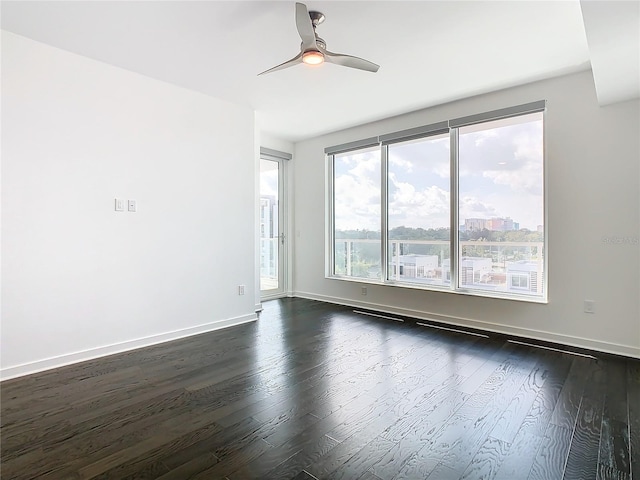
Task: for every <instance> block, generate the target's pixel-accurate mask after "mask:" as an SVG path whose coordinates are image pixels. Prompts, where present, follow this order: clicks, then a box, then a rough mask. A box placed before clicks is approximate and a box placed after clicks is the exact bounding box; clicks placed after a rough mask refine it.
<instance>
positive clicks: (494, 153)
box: [335, 114, 543, 231]
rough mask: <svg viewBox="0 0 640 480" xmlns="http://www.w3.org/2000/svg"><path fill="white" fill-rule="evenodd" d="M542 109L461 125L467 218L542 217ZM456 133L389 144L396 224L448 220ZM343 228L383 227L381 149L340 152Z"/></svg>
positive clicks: (526, 222) (529, 222)
mask: <svg viewBox="0 0 640 480" xmlns="http://www.w3.org/2000/svg"><path fill="white" fill-rule="evenodd" d="M542 153H543V142H542V114H534V115H532V116H525V117H516V118H514V119H507V120H500V121H497V122H492V123H490V124H489V123H485V124H482V125H481V126H478V125H474V126H470V127H465V128H462V129H460V155H459V158H460V161H459V179H460V180H459V191H460V222H461V223H463V222H464V219H465V218H491V217H511V218H512V219H513V220H514V221H516V222H519V223H520V227H521V228H529V229H531V230H535V229H536V227H537V226H538V225H541V224H542V223H543V207H542V205H543V203H542V199H543V181H542V179H543V174H542V158H543V155H542ZM449 170H450V167H449V137H448V135H442V136H438V137H432V138H429V139H427V140H425V139H422V140H420V141H412V142H405V143H400V144H394V145H391V146H390V148H389V227H390V228H393V227H395V226H400V225H404V226H407V227H414V228H418V227H422V228H439V227H448V226H449V221H450V220H449V218H450V214H449V188H450V180H449ZM335 175H336V180H335V192H336V199H337V201H336V212H335V213H336V217H335V221H336V228H337V229H345V230H346V229H363V228H366V229H369V230H376V231H377V230H379V229H380V220H379V218H380V155H379V152H378V149H370V150H367V151H364V152H358V153H357V154H352V155H339V156H336V164H335Z"/></svg>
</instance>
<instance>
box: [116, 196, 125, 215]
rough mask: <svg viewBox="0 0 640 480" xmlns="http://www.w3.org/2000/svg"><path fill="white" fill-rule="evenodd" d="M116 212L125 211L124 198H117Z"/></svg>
mask: <svg viewBox="0 0 640 480" xmlns="http://www.w3.org/2000/svg"><path fill="white" fill-rule="evenodd" d="M116 212H124V200H122V199H121V198H116Z"/></svg>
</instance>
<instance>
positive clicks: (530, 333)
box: [295, 292, 640, 359]
mask: <svg viewBox="0 0 640 480" xmlns="http://www.w3.org/2000/svg"><path fill="white" fill-rule="evenodd" d="M295 296H296V297H300V298H307V299H309V300H318V301H321V302H327V303H334V304H338V305H346V306H349V307H360V308H366V309H369V310H374V311H376V312H382V313H390V314H395V315H403V316H405V317H410V318H416V319H420V320H433V321H435V322H440V323H444V324H448V325H452V326H457V327H469V328H474V329H478V330H484V331H487V332H494V333H500V334H503V335H509V336H512V337H518V338H519V339H532V340H540V341H545V342H553V343H558V344H561V345H567V346H572V347H578V348H585V349H587V350H594V351H598V352H603V353H612V354H614V355H622V356H625V357H632V358H638V359H640V348H638V347H634V346H632V345H621V344H616V343H610V342H602V341H600V340H593V339H590V338H582V337H573V336H570V335H562V334H558V333H553V332H547V331H544V330H533V329H528V328H521V327H512V326H509V325H503V324H499V323H492V322H485V321H482V320H474V319H472V318H463V317H454V316H448V315H441V314H437V313H431V312H424V311H419V310H410V309H407V308H402V307H396V306H393V305H383V304H379V303H374V302H363V301H357V300H351V299H348V298H339V297H329V296H325V295H318V294H315V293H308V292H295Z"/></svg>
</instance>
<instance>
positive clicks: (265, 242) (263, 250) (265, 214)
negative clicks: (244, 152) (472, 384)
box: [260, 159, 280, 291]
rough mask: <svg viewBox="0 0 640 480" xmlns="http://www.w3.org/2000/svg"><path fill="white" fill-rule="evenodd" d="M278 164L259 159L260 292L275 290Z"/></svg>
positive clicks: (277, 240) (276, 286)
mask: <svg viewBox="0 0 640 480" xmlns="http://www.w3.org/2000/svg"><path fill="white" fill-rule="evenodd" d="M279 167H280V165H279V164H278V162H274V161H272V160H264V159H260V290H262V291H264V290H277V289H278V288H279V281H278V263H279V262H278V248H279V245H280V243H279V236H278V235H279V233H280V232H279V227H278V181H279V180H278V179H279V171H278V170H279Z"/></svg>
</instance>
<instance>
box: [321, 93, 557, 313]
mask: <svg viewBox="0 0 640 480" xmlns="http://www.w3.org/2000/svg"><path fill="white" fill-rule="evenodd" d="M546 110H547V105H546V100H539V101H535V102H530V103H526V104H522V105H516V106H511V107H506V108H501V109H498V110H492V111H488V112H483V113H478V114H473V115H468V116H465V117H460V118H455V119H451V120H446V121H442V122H437V123H433V124H428V125H423V126H419V127H415V128H411V129H407V130H401V131H398V132H393V133H388V134H384V135H379V136H376V137H370V138H366V139H362V140H358V141H355V142H349V143H345V144H341V145H336V146H333V147H327V148H326V149H325V157H326V162H325V165H326V166H327V168H326V180H327V188H326V189H325V191H326V210H325V211H326V222H325V223H326V228H325V245H326V247H327V248H326V254H325V278H328V279H337V280H346V281H352V282H358V283H373V284H380V285H385V286H396V287H401V288H410V289H416V290H428V291H436V292H446V293H454V294H462V295H470V296H479V297H490V298H496V299H505V300H517V301H524V302H530V303H548V299H549V282H548V278H549V273H548V272H549V269H548V259H549V253H548V247H549V243H548V206H547V205H548V203H547V184H548V182H547V170H548V169H547V167H546V163H547V152H546ZM534 113H542V155H543V158H542V169H543V172H542V211H543V225H544V230H543V254H542V255H543V258H542V268H543V272H542V279H541V281H542V282H543V285H544V289H543V292H542V294H541V295H535V296H534V295H531V294H526V293H519V292H517V291H515V292H514V291H511V292H505V291H494V290H481V289H470V288H468V287H467V288H465V287H464V286H462V284H461V283H460V271H459V270H460V265H459V263H460V258H461V255H462V247H461V241H460V238H459V237H460V232H459V225H460V224H459V194H460V192H459V178H458V173H459V131H460V128H463V127H466V126H470V125H479V124H483V123H488V122H492V121H496V120H502V119H507V118H512V117H520V116H525V115H529V114H534ZM443 133H448V134H449V141H450V159H449V163H450V170H451V171H450V202H451V203H450V238H449V249H450V255H449V257H450V260H449V262H450V263H449V269H448V271H447V277H448V278H450V281H449V282H445V281H444V280H445V279H444V268H443V270H442V272H443V273H442V275H443V284H442V285H437V284H433V285H432V284H421V283H418V282H409V281H399V280H394V279H391V277H390V275H389V274H390V264H389V261H390V253H389V229H388V223H389V217H388V210H389V195H388V193H389V192H388V186H389V183H388V182H389V146H390V145H392V144H394V143H400V142H406V141H409V140H417V139H426V138H429V137H432V136H437V135H441V134H443ZM374 146H378V147H379V148H380V160H381V175H380V177H381V178H380V199H381V205H380V250H381V252H380V262H381V275H380V278H378V279H372V278H361V277H353V276H348V275H336V273H335V210H334V202H335V188H334V182H335V169H334V161H335V156H336V155H337V154H342V153H347V152H350V151H356V150H359V149H364V148H370V147H374ZM538 281H540V280H538ZM522 290H525V289H522Z"/></svg>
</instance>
